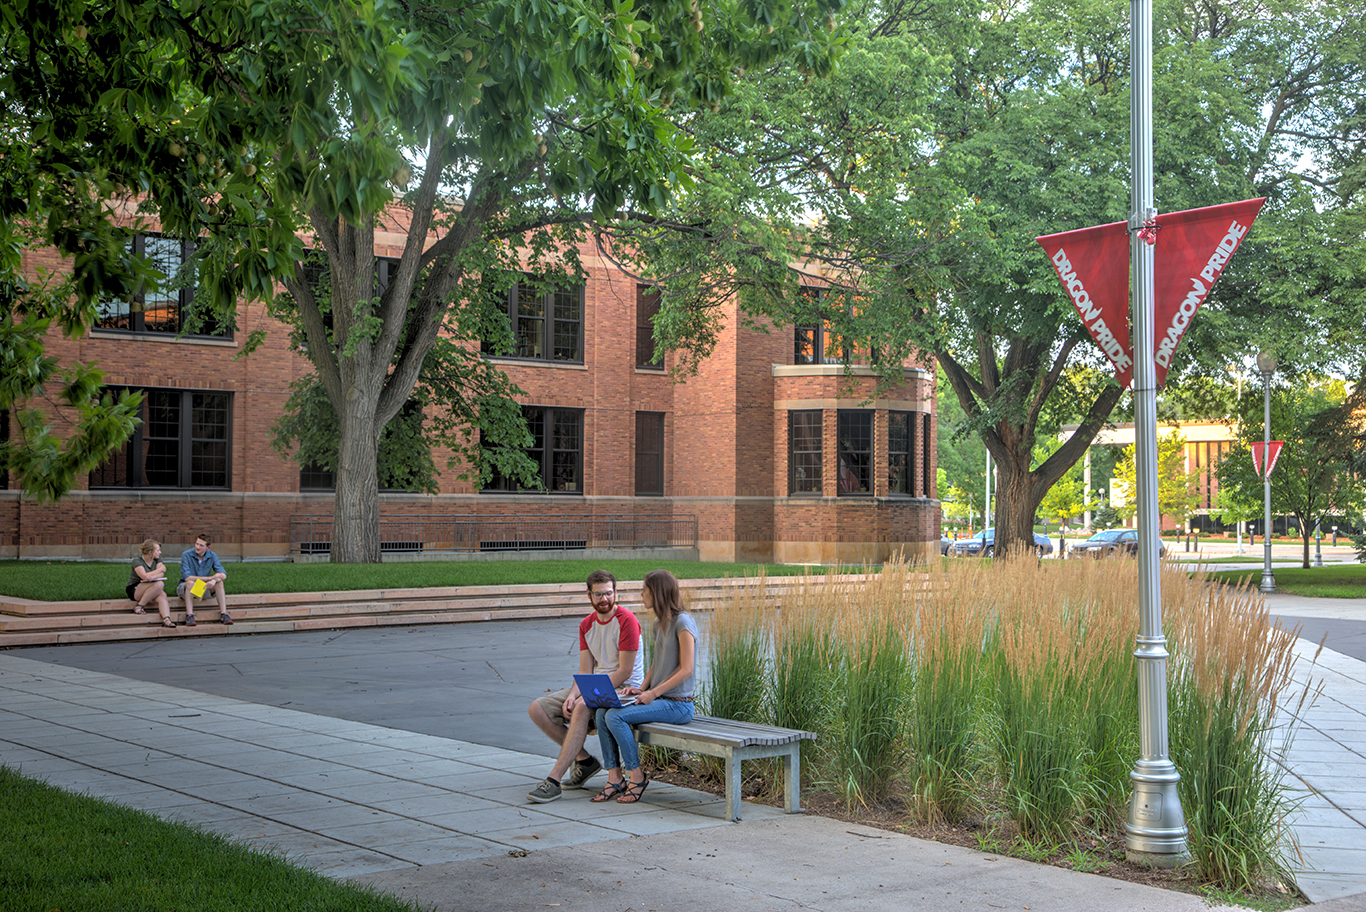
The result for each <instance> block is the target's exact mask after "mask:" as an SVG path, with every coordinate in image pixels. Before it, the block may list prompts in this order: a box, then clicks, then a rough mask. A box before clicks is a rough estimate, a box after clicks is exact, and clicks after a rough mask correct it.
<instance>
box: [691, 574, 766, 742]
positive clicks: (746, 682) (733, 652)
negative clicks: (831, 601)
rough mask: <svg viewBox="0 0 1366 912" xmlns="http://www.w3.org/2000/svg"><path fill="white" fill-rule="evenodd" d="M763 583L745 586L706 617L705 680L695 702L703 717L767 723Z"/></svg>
mask: <svg viewBox="0 0 1366 912" xmlns="http://www.w3.org/2000/svg"><path fill="white" fill-rule="evenodd" d="M767 588H768V578H767V577H766V576H763V575H760V576H757V577H754V578H752V579H749V580H746V581H745V583H744V584H743V585H742V586H741V587H740V588H738V589H736V590H735V593H734V594H733V595H732V596H731V598H730V599H728V600H727V601H725V602H723V603H722V604H721V605H720V606H718V607H717V608H716V610H715V611H713V612H712V614H711V619H710V623H709V624H708V626H707V636H708V643H707V654H708V659H707V679H706V682H705V683H704V684H703V685H702V687H701V688H700V690H701V693H700V695H699V703H700V707H699V708H701V709H702V711H703V712H705V713H706V714H707V715H712V716H718V717H720V718H723V719H735V720H736V721H739V722H758V723H768V722H770V721H771V718H770V700H769V681H770V676H769V668H768V659H769V654H770V649H769V642H768V636H767V631H768V624H767V623H766V621H765V614H766V613H767V610H768V603H767V600H766V598H765V591H766V590H767Z"/></svg>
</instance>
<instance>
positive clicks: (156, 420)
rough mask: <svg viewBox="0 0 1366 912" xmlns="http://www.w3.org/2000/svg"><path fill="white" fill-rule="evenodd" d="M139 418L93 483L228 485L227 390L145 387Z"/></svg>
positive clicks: (93, 474) (229, 406) (112, 485)
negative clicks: (216, 391) (118, 449)
mask: <svg viewBox="0 0 1366 912" xmlns="http://www.w3.org/2000/svg"><path fill="white" fill-rule="evenodd" d="M141 417H142V423H141V424H139V425H138V427H137V429H136V430H135V431H134V432H133V437H132V439H131V440H129V441H128V444H127V445H126V446H125V447H124V448H123V449H122V450H120V451H119V452H118V453H116V454H115V455H114V456H113V457H111V458H110V460H109V461H108V462H106V463H105V464H104V465H102V466H100V467H99V468H97V469H95V470H94V471H93V472H91V473H90V487H92V488H228V487H229V486H230V480H231V473H230V471H229V456H230V448H229V441H230V440H231V439H232V438H231V425H232V394H231V393H211V392H203V391H199V390H165V389H149V390H144V399H143V403H142V415H141Z"/></svg>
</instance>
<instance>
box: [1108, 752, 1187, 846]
mask: <svg viewBox="0 0 1366 912" xmlns="http://www.w3.org/2000/svg"><path fill="white" fill-rule="evenodd" d="M1129 779H1130V781H1131V782H1133V784H1134V791H1133V793H1132V794H1131V795H1130V796H1129V815H1128V817H1127V818H1126V820H1125V823H1124V851H1125V856H1126V857H1128V858H1129V859H1130V860H1131V861H1132V860H1134V859H1135V858H1138V857H1144V856H1152V857H1150V858H1148V859H1147V860H1146V861H1145V862H1144V863H1145V864H1152V865H1154V866H1157V867H1173V868H1174V867H1176V866H1177V865H1180V864H1184V863H1185V862H1186V861H1187V860H1189V858H1190V849H1189V848H1188V847H1187V845H1186V833H1187V830H1186V815H1185V813H1184V812H1183V811H1182V810H1181V797H1180V795H1179V794H1178V792H1177V783H1178V782H1180V780H1181V776H1180V774H1178V773H1177V771H1176V767H1175V766H1173V765H1172V762H1171V761H1170V760H1167V759H1165V758H1164V759H1161V760H1139V761H1138V762H1137V763H1136V764H1135V765H1134V770H1133V772H1131V773H1130V774H1129Z"/></svg>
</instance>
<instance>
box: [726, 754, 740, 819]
mask: <svg viewBox="0 0 1366 912" xmlns="http://www.w3.org/2000/svg"><path fill="white" fill-rule="evenodd" d="M742 762H743V761H742V760H741V759H740V758H739V757H737V756H735V752H734V751H726V819H727V820H730V821H732V822H734V821H738V820H739V819H740V765H741V763H742Z"/></svg>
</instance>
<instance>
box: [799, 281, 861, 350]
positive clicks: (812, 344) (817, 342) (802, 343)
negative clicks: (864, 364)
mask: <svg viewBox="0 0 1366 912" xmlns="http://www.w3.org/2000/svg"><path fill="white" fill-rule="evenodd" d="M827 290H828V288H817V287H816V286H814V285H803V286H802V287H801V290H800V292H799V293H800V294H801V295H803V296H805V297H809V298H811V299H813V300H814V301H816V302H817V303H819V302H820V300H821V299H822V298H824V297H825V293H826V291H827ZM833 341H838V342H839V343H840V345H839V354H838V355H835V356H831V355H828V354H826V349H828V348H829V347H830V346H831V344H832V342H833ZM849 359H850V350H849V343H848V342H846V341H844V340H841V339H839V337H838V336H836V335H835V334H834V333H832V332H830V330H829V329H827V328H826V326H825V323H824V322H823V321H822V322H817V323H802V324H799V325H797V326H795V327H794V328H793V338H792V363H793V364H843V363H845V362H846V361H848V360H849Z"/></svg>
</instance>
